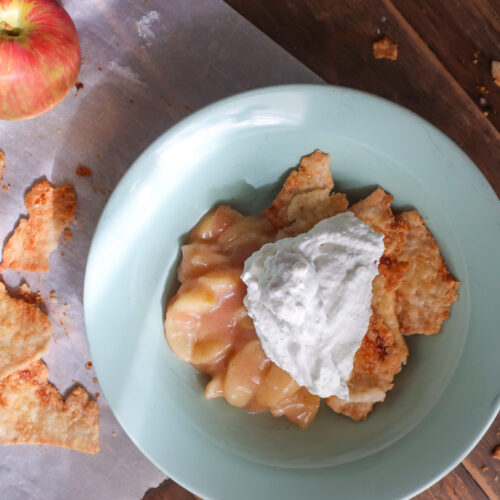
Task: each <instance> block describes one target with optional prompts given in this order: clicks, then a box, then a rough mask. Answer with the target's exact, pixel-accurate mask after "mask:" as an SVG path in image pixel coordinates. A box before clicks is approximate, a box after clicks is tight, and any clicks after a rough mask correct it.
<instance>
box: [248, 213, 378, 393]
mask: <svg viewBox="0 0 500 500" xmlns="http://www.w3.org/2000/svg"><path fill="white" fill-rule="evenodd" d="M383 240H384V235H383V234H382V233H377V232H375V231H374V230H373V229H372V228H371V227H370V226H369V225H368V224H366V223H364V222H363V221H361V220H360V219H358V218H357V217H356V216H355V215H354V214H353V213H352V212H345V213H342V214H339V215H336V216H334V217H331V218H329V219H324V220H322V221H321V222H319V223H318V224H316V226H314V227H313V228H312V229H311V230H310V231H308V232H307V233H304V234H301V235H299V236H296V237H294V238H285V239H282V240H278V241H276V242H275V243H268V244H266V245H264V246H263V247H262V248H261V249H260V250H258V251H257V252H255V253H253V254H252V255H251V256H250V257H249V258H248V259H247V260H246V262H245V267H244V270H243V274H242V280H243V281H244V282H245V283H246V285H247V295H246V297H245V299H244V303H245V306H246V307H247V309H248V313H249V315H250V316H251V318H252V319H253V321H254V324H255V329H256V331H257V335H258V337H259V339H260V342H261V344H262V347H263V349H264V351H265V353H266V354H267V356H268V357H269V358H270V359H271V360H272V361H273V362H274V363H275V364H276V365H278V366H279V367H280V368H281V369H283V370H285V371H286V372H288V373H289V374H290V375H291V376H292V378H293V379H294V380H295V381H296V382H297V383H299V384H300V385H303V386H305V387H306V388H307V389H308V390H309V391H310V392H311V393H312V394H317V395H318V396H320V397H328V396H332V395H335V396H338V397H340V398H342V399H346V400H348V399H349V389H348V386H347V381H348V379H349V376H350V374H351V371H352V367H353V362H354V355H355V353H356V351H357V350H358V348H359V346H360V345H361V341H362V340H363V337H364V336H365V334H366V331H367V329H368V323H369V320H370V316H371V314H372V310H371V299H372V281H373V278H375V276H376V275H377V273H378V271H377V268H378V262H379V259H380V257H381V256H382V253H383V252H384V241H383Z"/></svg>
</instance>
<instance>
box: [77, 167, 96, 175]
mask: <svg viewBox="0 0 500 500" xmlns="http://www.w3.org/2000/svg"><path fill="white" fill-rule="evenodd" d="M76 175H79V176H80V177H90V176H91V175H92V169H91V168H89V167H85V166H84V165H78V167H76Z"/></svg>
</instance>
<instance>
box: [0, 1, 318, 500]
mask: <svg viewBox="0 0 500 500" xmlns="http://www.w3.org/2000/svg"><path fill="white" fill-rule="evenodd" d="M64 5H65V7H66V9H67V10H68V12H69V13H70V15H71V16H72V18H73V20H74V21H75V24H76V27H77V30H78V33H79V36H80V42H81V49H82V57H83V62H82V68H81V73H80V76H79V80H80V81H81V82H82V83H83V85H84V87H83V88H82V89H81V90H80V91H78V92H77V91H76V89H75V90H74V91H72V92H71V94H70V95H69V96H68V97H67V98H66V100H65V101H64V102H63V103H62V104H60V105H59V106H58V107H56V108H55V109H54V110H53V111H51V112H49V113H47V114H45V115H43V116H41V117H39V118H36V119H32V120H28V121H23V122H0V149H2V150H3V151H4V152H5V154H6V157H7V160H6V168H5V172H4V176H3V185H4V186H6V188H8V191H3V190H2V191H0V235H1V238H2V240H4V238H6V237H7V236H8V235H9V234H10V233H11V231H12V229H13V228H14V226H15V224H16V222H17V220H18V218H19V216H20V215H21V214H25V208H24V201H23V197H24V194H25V192H26V191H27V189H28V188H29V187H30V186H32V185H33V183H34V182H35V181H38V180H40V179H42V178H47V179H48V180H49V181H51V182H52V183H54V184H60V183H64V182H68V183H70V184H72V185H73V186H74V187H75V190H76V193H77V199H78V210H77V222H76V224H75V225H73V226H72V227H71V229H72V233H73V237H72V239H70V240H69V241H67V242H66V243H62V244H61V245H60V246H59V248H58V250H57V251H56V252H54V253H53V254H52V256H51V261H50V264H51V271H50V273H49V274H47V275H38V274H35V273H28V272H24V273H17V272H13V271H6V272H4V274H3V280H4V281H5V283H6V284H7V285H8V286H10V287H11V289H13V290H14V289H15V288H16V287H17V286H18V285H19V283H20V282H23V281H25V282H27V283H28V284H29V285H30V286H31V288H32V289H33V290H40V292H41V294H42V297H43V299H44V307H45V308H46V310H47V311H48V313H49V315H50V318H51V320H52V323H53V325H54V332H53V338H52V342H51V350H50V353H49V354H48V355H47V356H45V357H44V360H45V361H46V363H47V364H48V367H49V370H50V375H49V379H50V380H51V381H52V382H53V383H54V384H55V385H56V386H57V387H58V389H59V390H60V391H61V392H62V393H63V394H64V395H65V394H67V393H68V392H69V390H70V388H71V387H72V386H73V384H74V383H79V384H81V385H83V386H84V387H85V388H86V389H87V390H88V391H89V392H90V393H92V394H95V393H98V392H100V389H99V384H98V383H94V382H93V378H94V377H95V375H94V373H93V370H92V369H90V370H88V369H86V367H85V365H86V363H87V361H88V360H89V354H88V350H87V345H86V341H85V333H84V328H83V319H82V289H83V279H84V272H85V262H86V257H87V253H88V249H89V246H90V241H91V238H92V233H93V231H94V229H95V226H96V224H97V221H98V217H99V214H100V213H101V211H102V209H103V207H104V205H105V203H106V200H107V198H108V197H109V194H110V193H111V191H112V189H113V187H114V186H115V185H116V184H117V182H118V180H119V179H120V177H121V176H122V175H123V173H124V172H125V170H126V169H127V168H128V166H129V165H130V164H131V163H132V162H133V161H134V159H135V158H136V157H137V156H138V155H139V154H140V153H141V152H142V151H143V150H144V149H145V147H146V146H147V145H148V144H150V143H151V142H152V141H153V140H154V139H155V138H156V137H157V136H158V135H160V134H161V133H162V132H163V131H165V130H166V129H167V128H169V127H170V126H171V125H172V124H174V123H175V122H177V121H178V120H180V119H181V118H183V117H184V116H186V115H188V114H190V113H191V112H192V111H193V110H196V109H199V108H200V107H202V106H204V105H206V104H208V103H211V102H213V101H216V100H217V99H220V98H222V97H225V96H228V95H231V94H234V93H237V92H240V91H243V90H247V89H251V88H256V87H261V86H266V85H274V84H280V83H308V82H313V83H317V82H320V79H319V78H318V77H317V76H315V75H314V74H313V73H312V72H310V71H309V70H308V69H307V68H305V67H304V66H303V65H302V64H301V63H299V62H298V61H297V60H295V59H294V58H293V57H291V56H290V55H289V54H288V53H286V52H285V51H283V50H282V49H281V48H280V47H278V46H277V45H276V44H275V43H274V42H272V41H271V40H270V39H269V38H267V37H266V36H265V35H264V34H263V33H261V32H260V31H258V30H257V29H256V28H255V27H254V26H252V25H251V24H250V23H249V22H247V21H246V20H245V19H243V18H242V17H241V16H239V14H237V13H236V12H235V11H233V10H232V9H231V8H230V7H228V6H227V5H226V4H225V3H223V2H222V0H133V1H132V0H66V1H65V2H64ZM78 165H84V166H86V167H89V168H91V169H92V171H93V175H92V176H91V177H79V176H77V175H76V173H75V170H76V167H77V166H78ZM52 290H54V291H55V292H56V296H55V297H52V298H51V297H50V295H49V294H50V292H51V291H52ZM103 334H105V332H103ZM97 400H98V403H99V406H100V410H101V416H100V426H101V438H100V445H101V451H100V453H99V454H97V455H95V456H91V455H87V454H84V453H80V452H76V451H70V450H65V449H58V448H50V447H42V446H9V447H1V446H0V498H1V499H6V500H21V499H22V500H27V499H31V498H33V499H37V500H39V499H40V498H43V499H68V498H71V499H72V500H80V499H82V500H83V499H85V500H90V499H115V498H116V499H120V500H128V499H131V500H136V499H140V498H142V496H143V494H144V492H145V491H146V490H147V489H148V488H149V487H151V486H156V485H157V484H158V483H160V482H161V481H162V480H163V479H164V477H165V476H164V475H163V473H162V472H160V471H159V470H158V469H157V468H156V467H155V466H153V465H152V464H151V463H150V462H149V461H148V460H147V459H146V458H145V457H144V456H143V455H142V454H141V452H140V451H139V450H138V449H137V448H136V447H135V446H134V444H133V443H132V442H131V441H130V440H129V439H128V437H127V436H126V434H125V433H124V432H123V431H122V430H121V428H120V426H119V424H118V423H117V421H116V420H115V418H114V417H113V415H112V413H111V411H110V409H109V407H108V406H107V404H106V401H105V400H104V398H103V396H102V395H100V396H98V397H97ZM165 446H168V443H165Z"/></svg>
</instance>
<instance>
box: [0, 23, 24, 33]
mask: <svg viewBox="0 0 500 500" xmlns="http://www.w3.org/2000/svg"><path fill="white" fill-rule="evenodd" d="M0 28H2V29H3V30H5V32H6V33H7V35H9V36H18V35H19V29H17V28H13V27H12V26H11V25H10V24H9V23H6V22H5V21H2V22H0Z"/></svg>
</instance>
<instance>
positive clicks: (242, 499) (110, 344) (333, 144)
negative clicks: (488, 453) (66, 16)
mask: <svg viewBox="0 0 500 500" xmlns="http://www.w3.org/2000/svg"><path fill="white" fill-rule="evenodd" d="M316 148H319V149H321V150H323V151H325V152H329V153H331V155H332V170H333V176H334V179H335V182H336V187H337V189H338V190H339V191H344V192H347V193H348V195H349V196H350V199H351V201H352V200H356V199H359V198H360V197H361V196H363V195H365V194H368V193H369V192H370V191H371V190H372V189H373V188H374V187H375V186H377V185H380V186H382V187H383V188H384V189H385V190H387V191H388V192H390V193H392V194H393V196H394V208H395V210H403V209H407V208H408V207H415V208H417V209H418V210H419V212H420V213H421V214H422V216H423V217H424V218H425V220H426V223H427V225H428V227H429V228H430V230H431V231H432V232H433V233H434V235H435V236H436V238H437V240H438V242H439V245H440V248H441V250H442V253H443V255H444V257H445V259H446V262H447V263H448V265H449V267H450V269H451V271H452V273H453V274H454V275H455V277H457V278H458V279H459V280H461V281H462V285H461V287H460V298H459V300H458V301H457V302H456V303H455V304H454V305H453V307H452V311H451V316H450V318H449V319H448V320H447V321H446V323H445V325H444V327H443V329H442V331H441V333H440V334H439V335H435V336H431V337H424V336H413V337H411V338H409V339H408V344H409V348H410V357H409V360H408V364H407V366H406V367H405V368H404V370H403V372H402V373H401V374H400V375H398V376H397V377H396V386H395V388H394V389H393V390H392V391H391V392H390V393H389V394H388V396H387V400H386V402H385V403H384V404H382V405H378V406H377V407H376V409H375V411H374V412H373V414H372V415H371V416H370V417H369V418H368V420H367V421H366V422H361V423H354V422H352V421H351V420H349V419H347V418H345V417H342V416H339V415H336V414H334V413H333V412H332V411H330V410H329V409H328V408H326V407H322V408H321V409H320V411H319V414H318V417H317V419H316V420H315V422H314V423H313V425H312V426H311V427H310V428H309V429H307V430H300V429H298V428H296V427H295V426H293V425H292V424H291V423H290V422H288V421H286V420H285V419H276V418H273V417H272V416H270V415H268V414H259V415H249V414H246V413H245V412H243V411H241V410H239V409H237V408H234V407H231V406H229V405H228V404H226V403H225V401H223V400H221V399H217V400H212V401H205V400H204V399H203V386H204V382H205V379H204V377H202V376H201V375H198V374H196V373H195V371H194V370H193V369H192V368H191V366H190V365H189V364H187V363H184V362H182V361H180V360H179V359H177V358H176V357H175V356H174V355H173V354H172V352H171V351H170V349H169V348H168V346H167V343H166V342H165V339H164V335H163V325H162V319H163V316H164V308H165V300H166V297H168V296H169V295H170V294H171V293H173V292H174V290H175V287H176V281H175V279H176V278H175V272H176V266H177V263H178V259H179V246H180V244H181V243H182V242H183V240H184V238H185V235H186V233H187V231H188V230H189V229H190V228H191V227H192V226H193V225H194V224H195V223H196V221H198V220H199V219H200V217H201V216H202V215H203V214H204V213H205V212H206V211H207V210H209V209H210V208H211V207H213V206H214V205H217V204H218V203H221V202H229V203H231V204H232V205H233V206H234V207H236V208H237V209H239V210H241V211H243V212H244V213H247V214H249V213H259V212H260V211H261V210H262V209H263V208H264V207H265V206H266V205H267V204H268V203H269V202H270V201H271V200H272V198H273V196H274V195H275V194H276V192H277V190H278V189H279V186H280V185H281V183H282V182H283V179H284V176H285V174H286V173H287V172H288V171H289V169H290V168H291V167H294V166H295V165H296V164H297V163H298V161H299V159H300V157H301V156H303V155H305V154H307V153H310V152H311V151H313V150H314V149H316ZM499 225H500V205H499V202H498V199H497V197H496V196H495V194H494V192H493V191H492V189H491V187H490V186H489V184H488V183H487V181H486V180H485V179H484V177H483V176H482V174H481V173H480V172H479V170H478V169H477V168H476V167H475V165H474V164H473V163H472V162H471V160H470V159H469V158H468V157H467V156H466V155H465V154H464V153H463V152H462V151H461V150H460V149H459V148H458V147H457V146H456V145H455V144H454V143H453V142H452V141H450V140H449V139H448V138H447V137H446V136H444V135H443V134H442V133H441V132H439V131H438V130H437V129H435V128H434V127H433V126H431V125H430V124H429V123H427V122H426V121H424V120H422V119H421V118H419V117H418V116H416V115H415V114H413V113H411V112H409V111H407V110H405V109H403V108H401V107H399V106H397V105H395V104H393V103H391V102H388V101H385V100H383V99H380V98H377V97H374V96H371V95H368V94H365V93H362V92H358V91H354V90H349V89H345V88H339V87H330V86H317V85H290V86H282V87H274V88H266V89H261V90H255V91H251V92H247V93H244V94H240V95H237V96H234V97H231V98H228V99H225V100H223V101H220V102H217V103H215V104H213V105H211V106H208V107H207V108H205V109H203V110H201V111H199V112H197V113H194V114H192V115H191V116H190V117H189V118H187V119H185V120H183V121H182V122H180V123H178V124H177V125H176V126H175V127H173V128H171V129H170V130H169V131H167V132H166V133H165V134H163V135H162V136H161V137H160V138H159V139H158V140H156V141H155V142H154V143H153V144H152V145H151V146H149V148H147V149H146V151H145V152H144V153H143V154H142V155H141V156H140V157H139V158H138V159H137V160H136V162H135V163H134V164H133V165H132V167H131V168H130V170H129V171H128V173H127V174H126V175H125V176H124V178H123V179H122V181H121V182H120V184H119V185H118V187H117V188H116V190H115V192H114V193H113V196H112V197H111V199H110V201H109V203H108V204H107V206H106V208H105V210H104V213H103V215H102V217H101V220H100V222H99V225H98V228H97V230H96V233H95V236H94V239H93V242H92V247H91V250H90V255H89V259H88V264H87V272H86V276H85V298H84V304H85V323H86V329H87V337H88V342H89V346H90V351H91V356H92V361H93V363H94V366H95V369H96V372H97V376H98V377H99V382H100V384H101V387H102V389H103V392H104V395H105V397H106V399H107V400H108V402H109V404H110V406H111V408H112V410H113V412H114V413H115V415H116V417H117V418H118V420H119V422H120V423H121V425H122V426H123V428H124V429H125V431H126V432H127V433H128V434H129V436H130V438H131V439H132V440H133V441H134V442H135V443H136V445H137V446H138V447H139V448H140V449H141V450H142V451H143V452H144V454H145V455H146V456H147V457H148V458H149V459H150V460H151V461H152V462H153V463H155V464H156V465H157V466H158V467H159V468H160V469H162V470H163V471H164V472H165V473H166V474H167V475H168V476H170V477H172V478H173V479H174V480H176V481H178V482H179V483H180V484H182V485H184V486H185V487H186V488H188V489H189V490H191V491H193V492H194V493H196V494H198V495H200V496H202V497H203V498H207V499H218V500H219V499H227V500H234V499H238V500H247V499H248V500H254V499H268V498H269V499H285V498H286V499H287V500H293V499H297V500H299V499H300V500H302V499H304V498H314V499H315V500H320V499H333V498H339V499H365V498H366V499H379V498H380V499H384V500H386V499H396V498H405V497H409V496H412V495H415V494H416V493H418V492H419V491H421V490H423V489H425V488H427V487H428V486H430V485H431V484H432V483H433V482H435V481H437V480H438V479H439V478H440V477H442V476H443V475H445V474H446V473H447V472H449V471H450V470H451V469H452V468H453V467H455V466H456V465H457V463H458V462H459V461H460V460H461V459H462V458H463V457H465V455H466V454H467V453H468V452H469V451H470V450H471V448H472V447H473V446H474V445H475V443H476V442H477V441H478V440H479V439H480V437H481V435H482V434H483V433H484V432H485V431H486V429H487V428H488V426H489V425H490V423H491V421H492V419H493V418H494V417H495V415H496V413H497V412H498V409H499V403H500V362H499V355H500V335H499V332H498V325H499V324H500V314H499V313H500V307H499V303H498V296H499V294H498V286H499V282H500V275H499V269H500V267H499V263H498V262H499V261H498V255H499V250H500V231H499Z"/></svg>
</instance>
